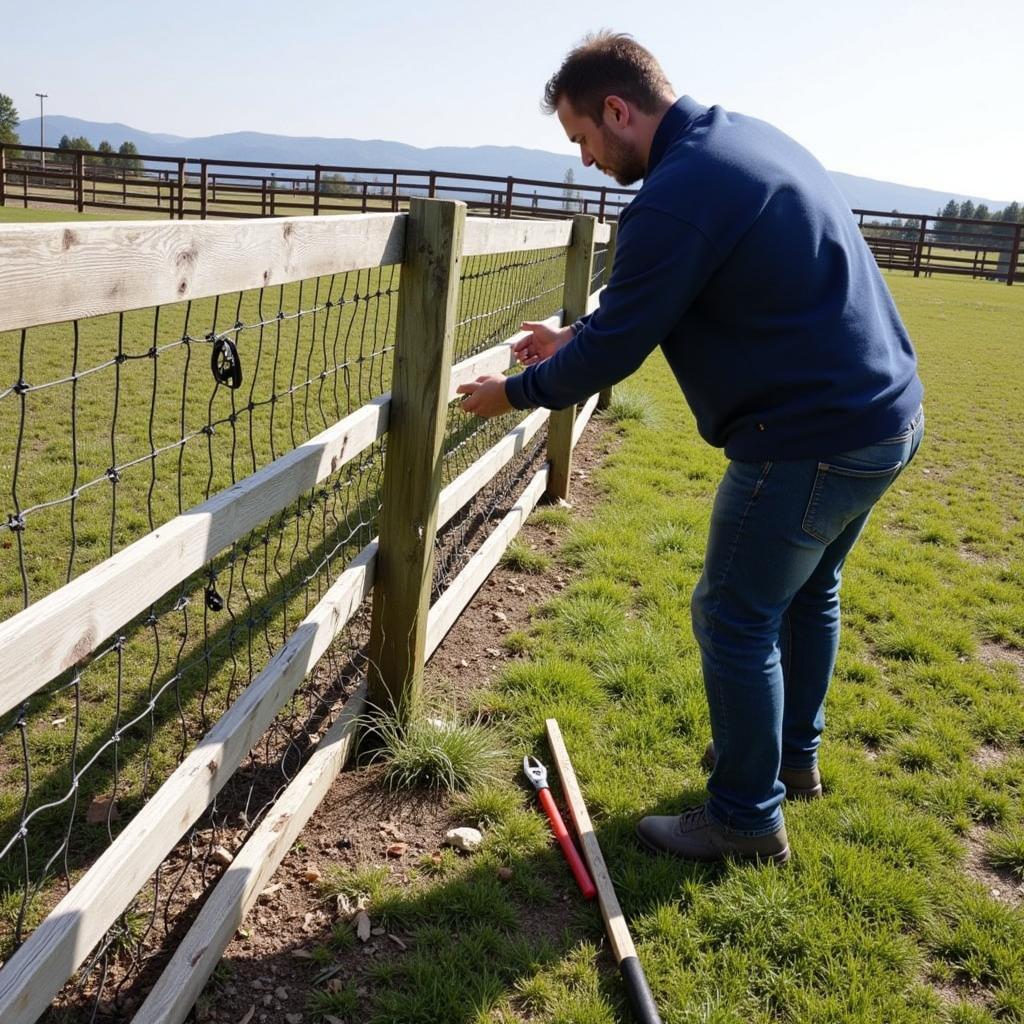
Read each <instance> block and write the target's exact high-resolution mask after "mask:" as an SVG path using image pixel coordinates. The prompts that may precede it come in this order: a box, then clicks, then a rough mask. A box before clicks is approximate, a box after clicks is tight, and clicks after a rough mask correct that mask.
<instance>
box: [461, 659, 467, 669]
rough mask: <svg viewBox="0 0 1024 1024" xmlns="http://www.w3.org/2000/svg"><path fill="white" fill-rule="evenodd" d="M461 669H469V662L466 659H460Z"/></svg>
mask: <svg viewBox="0 0 1024 1024" xmlns="http://www.w3.org/2000/svg"><path fill="white" fill-rule="evenodd" d="M459 668H469V662H468V661H466V659H465V658H459Z"/></svg>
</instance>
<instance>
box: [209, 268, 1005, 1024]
mask: <svg viewBox="0 0 1024 1024" xmlns="http://www.w3.org/2000/svg"><path fill="white" fill-rule="evenodd" d="M889 280H890V284H891V287H892V289H893V292H894V294H895V296H896V299H897V302H898V303H899V306H900V308H901V310H902V312H903V314H904V316H905V318H906V321H907V324H908V326H909V328H910V330H911V332H912V334H913V336H914V338H915V340H916V343H917V345H918V350H919V353H920V358H921V368H922V375H923V377H924V380H925V385H926V389H927V398H926V409H927V416H928V428H927V436H926V439H925V442H924V444H923V446H922V448H921V450H920V453H919V454H918V456H917V459H916V460H915V462H914V463H913V465H912V466H911V467H910V468H909V469H908V471H907V472H906V473H905V474H904V475H903V476H902V477H901V478H900V479H899V481H898V482H897V484H896V485H895V487H894V489H893V491H892V492H891V493H890V494H888V495H887V496H886V498H885V499H884V500H883V502H882V504H881V505H880V506H879V507H878V509H877V510H876V513H875V515H874V516H873V517H872V520H871V522H870V524H869V527H868V529H867V531H866V534H865V536H864V538H863V539H862V541H861V542H860V544H859V545H858V547H857V548H856V550H855V551H854V553H853V555H852V557H851V558H850V560H849V563H848V566H847V569H846V573H845V588H844V612H843V623H844V635H843V641H842V650H841V654H840V659H839V664H838V667H837V671H836V677H835V681H834V685H833V688H832V691H831V693H830V697H829V701H828V709H827V710H828V731H827V734H826V738H825V743H824V746H823V749H822V772H823V778H824V784H825V787H826V796H825V799H823V800H821V801H817V802H814V803H803V804H792V805H787V807H786V819H787V825H788V828H789V833H790V842H791V845H792V849H793V851H794V857H793V860H792V862H791V863H790V864H789V865H788V866H786V867H783V868H755V867H748V866H735V865H731V866H727V867H724V868H707V867H700V866H687V865H685V864H683V863H680V862H677V861H674V860H671V859H669V858H654V857H651V856H650V855H648V854H647V853H645V852H644V851H642V850H641V849H640V848H639V847H638V844H637V842H636V840H635V837H634V835H633V827H634V824H635V822H636V820H637V819H638V818H639V817H640V816H642V815H644V814H650V813H672V812H674V811H677V810H679V809H680V808H681V807H683V806H685V805H686V804H688V803H693V802H698V801H700V800H701V799H702V793H703V785H704V778H705V773H704V772H703V771H702V770H701V768H700V767H699V759H700V755H701V752H702V751H703V748H704V744H705V743H706V741H707V739H708V724H707V712H706V707H705V698H704V692H703V684H702V681H701V674H700V665H699V658H698V653H697V648H696V645H695V642H694V640H693V636H692V631H691V626H690V621H689V608H688V606H689V597H690V593H691V590H692V588H693V586H694V584H695V582H696V580H697V577H698V575H699V573H700V570H701V565H702V561H703V547H704V541H705V535H706V529H707V524H708V515H709V509H710V505H711V500H712V496H713V494H714V490H715V487H716V484H717V481H718V478H719V475H720V473H721V471H722V470H723V468H724V460H723V457H722V456H721V454H720V453H719V452H717V451H714V450H712V449H709V448H708V447H707V446H705V445H704V444H703V442H701V441H700V440H699V438H698V437H697V435H696V432H695V430H694V426H693V421H692V417H691V416H690V414H689V412H688V411H687V409H686V408H685V406H684V403H683V401H682V399H681V396H680V395H679V392H678V389H677V387H676V385H675V383H674V381H673V379H672V377H671V375H670V373H669V372H668V370H667V367H666V366H665V364H664V363H663V361H662V360H661V359H660V357H655V358H652V359H651V360H650V361H649V362H648V364H647V365H646V366H645V367H644V368H643V369H642V371H641V372H640V373H639V375H638V376H637V378H636V380H635V381H634V382H632V384H631V387H632V388H633V389H634V392H633V397H632V398H630V397H629V394H628V392H627V393H622V392H620V397H619V398H618V399H617V400H616V404H615V407H614V408H613V410H612V415H613V416H618V417H622V418H621V419H620V420H619V429H620V430H621V431H622V433H623V435H624V439H623V443H622V444H621V446H620V447H619V448H618V449H617V451H616V452H615V453H614V455H612V456H611V458H610V460H609V461H608V462H607V464H606V465H605V467H604V469H603V470H602V471H601V473H600V480H599V483H600V486H601V488H602V490H603V493H604V497H603V500H602V503H601V504H600V506H599V507H598V509H597V511H596V513H595V515H594V517H593V518H592V519H591V520H589V521H587V522H585V523H576V524H575V525H574V524H573V522H572V519H571V516H569V515H568V514H567V513H566V512H565V510H562V509H556V508H545V509H541V510H539V511H538V512H537V513H535V521H536V520H539V521H541V522H544V523H545V524H546V525H547V526H548V528H551V529H555V530H557V531H558V533H559V535H560V538H561V546H560V550H559V554H558V556H557V557H556V563H555V565H554V566H553V567H552V569H551V570H550V571H553V572H557V571H558V569H559V567H560V566H567V567H571V568H573V569H575V570H577V572H578V575H576V577H575V579H574V580H573V582H572V583H571V585H570V586H569V587H568V588H567V589H566V590H565V591H563V592H562V593H561V594H560V595H559V596H557V597H556V598H555V599H554V600H552V601H551V602H550V603H548V604H546V605H545V606H544V607H542V608H541V609H539V613H538V614H537V615H536V616H535V618H534V622H533V625H532V627H531V628H530V629H529V630H528V631H518V632H515V633H512V634H509V635H508V636H507V637H506V639H505V644H506V647H507V649H508V650H509V651H510V652H515V653H516V654H517V655H519V656H520V657H519V658H517V660H515V661H512V662H511V663H510V665H509V666H508V668H507V669H506V670H505V671H504V673H503V674H502V675H501V677H500V679H498V680H497V682H496V683H495V684H494V685H493V686H492V687H491V688H490V689H489V690H487V691H486V692H484V693H481V694H479V695H478V696H477V697H476V704H477V706H479V707H480V708H486V709H487V712H488V715H489V718H490V720H491V721H492V722H493V723H494V728H495V730H496V734H497V736H498V737H500V740H501V742H502V743H503V744H504V745H505V746H506V747H507V748H508V749H510V750H511V751H512V752H513V753H515V754H516V755H521V754H522V753H524V752H526V751H532V752H534V753H536V754H538V755H539V756H540V757H541V758H542V759H546V760H548V762H549V763H550V758H549V755H548V751H547V747H546V742H545V739H544V720H545V718H547V717H549V716H554V717H557V718H558V720H559V721H560V723H561V726H562V729H563V732H564V733H565V735H566V741H567V744H568V747H569V750H570V753H571V754H572V756H573V758H574V761H575V764H576V769H577V773H578V774H579V776H580V779H581V782H582V784H583V788H584V791H585V794H586V797H587V800H588V803H589V807H590V811H591V815H592V816H593V817H594V819H595V824H596V827H597V829H598V834H599V838H600V841H601V844H602V848H603V850H604V853H605V858H606V860H607V861H608V863H609V866H610V868H611V872H612V875H613V877H614V880H615V882H616V885H617V888H618V894H619V897H620V900H621V901H622V903H623V905H624V908H625V910H626V913H627V916H628V918H629V919H630V920H631V925H632V928H633V931H634V934H635V937H636V938H637V942H638V947H639V955H640V958H641V960H642V962H643V963H644V965H645V968H646V971H647V975H648V978H649V980H650V982H651V985H652V988H653V991H654V994H655V997H656V1000H657V1002H658V1004H659V1007H660V1009H661V1013H662V1018H663V1019H664V1020H665V1021H666V1022H670V1024H684V1022H685V1024H696V1022H704V1024H712V1022H713V1024H776V1022H787V1024H796V1022H800V1024H822V1022H826V1024H840V1022H842V1024H854V1022H856V1024H877V1022H881V1021H884V1022H886V1024H934V1022H945V1024H954V1022H955V1024H982V1022H987V1024H994V1022H996V1021H1000V1022H1003V1021H1017V1022H1020V1021H1024V911H1022V905H1024V890H1022V889H1021V883H1022V881H1024V807H1022V797H1024V699H1022V697H1024V575H1022V568H1021V567H1022V566H1024V455H1022V451H1024V422H1022V420H1024V418H1022V417H1021V416H1020V414H1019V396H1020V394H1021V390H1022V387H1024V360H1022V358H1021V355H1022V345H1024V331H1022V328H1021V325H1022V323H1024V290H1021V289H1016V288H1014V289H1010V288H1006V287H1005V286H999V285H991V284H989V285H986V284H982V283H980V282H971V281H960V280H942V279H937V278H933V279H920V280H914V279H913V278H910V277H906V278H902V277H895V276H893V277H891V278H890V279H889ZM638 392H639V395H640V396H641V397H640V398H639V399H638V398H637V394H638ZM526 568H527V566H525V565H524V570H525V569H526ZM524 579H525V576H524ZM509 760H510V764H509V772H508V774H509V784H508V785H507V786H505V787H497V788H495V787H491V788H487V789H483V790H479V791H477V792H476V793H470V795H469V797H468V798H467V800H466V801H465V803H464V805H463V814H464V817H465V819H466V820H467V821H473V820H481V821H483V822H484V823H485V826H486V828H485V846H484V850H483V852H482V853H481V854H479V855H477V856H476V857H474V858H471V859H467V860H461V861H460V860H458V859H457V858H453V857H448V856H446V857H444V858H442V860H441V862H440V863H432V862H429V858H427V859H425V860H424V863H423V866H422V868H421V869H420V870H419V871H418V872H414V873H413V875H412V878H411V880H403V879H402V878H400V877H399V875H400V872H398V871H397V870H396V869H392V870H391V871H390V872H389V871H388V869H387V868H386V867H383V866H381V867H374V868H371V867H369V866H368V867H367V869H366V870H365V871H364V872H362V873H358V872H357V873H356V874H355V875H352V874H349V875H346V876H345V877H344V879H342V881H341V882H340V883H339V884H340V885H342V887H346V891H349V892H352V893H355V892H363V893H366V894H369V896H370V914H371V916H372V917H373V919H374V921H375V922H376V921H378V920H380V921H381V922H383V923H384V924H386V925H387V926H388V927H389V929H397V930H399V931H400V932H401V934H402V935H403V936H405V937H406V938H405V942H406V943H407V944H408V945H409V946H410V952H409V953H407V954H402V955H401V956H398V955H396V956H395V957H394V958H391V957H389V958H387V960H386V961H385V962H382V963H379V964H376V965H373V966H370V967H369V968H362V967H361V964H362V963H364V962H365V959H366V958H364V957H356V958H349V959H346V960H345V963H346V964H349V965H352V964H354V965H355V970H357V971H359V973H358V975H357V976H356V977H349V976H348V975H344V976H343V977H345V978H347V980H346V981H345V983H344V985H343V987H342V990H341V991H338V992H336V993H333V994H332V993H331V992H330V991H327V990H323V989H319V990H318V989H317V988H316V985H315V984H314V983H313V975H314V974H315V971H317V970H320V969H321V966H323V965H327V966H328V967H329V966H330V961H331V957H332V956H337V957H339V958H342V959H344V958H345V953H344V950H345V948H346V947H347V944H348V943H349V938H348V937H346V935H345V934H341V933H338V934H337V935H336V936H335V937H334V938H333V939H331V940H330V941H329V942H328V943H327V945H325V946H322V947H319V948H318V949H317V950H315V951H314V953H315V954H316V957H317V966H316V968H315V969H312V970H311V975H310V978H311V987H312V990H311V994H310V1006H311V1007H313V1006H319V1007H325V1006H326V1007H329V1006H330V1005H332V1003H331V999H332V998H334V996H336V997H337V999H336V1001H335V1003H334V1004H333V1005H336V1006H338V1007H342V1006H343V1005H347V1004H346V1003H345V1000H348V1001H350V1002H351V1001H352V1000H356V1001H358V1003H359V1006H360V1018H361V1019H366V1020H370V1021H373V1022H375V1024H385V1022H395V1021H399V1020H400V1021H403V1022H423V1024H426V1022H428V1021H441V1020H444V1021H449V1022H457V1024H481V1022H485V1021H486V1022H490V1024H511V1022H519V1021H544V1022H552V1024H553V1022H565V1024H568V1022H572V1024H612V1022H613V1021H618V1020H627V1019H630V1018H629V1016H628V1011H627V1010H626V1008H625V1006H624V1004H623V995H622V989H621V985H620V983H619V980H618V975H617V972H616V971H615V970H614V968H613V966H612V965H611V963H610V959H609V957H608V955H607V952H605V951H603V947H604V940H603V931H602V928H601V923H600V919H599V916H598V913H597V910H596V908H594V907H593V906H591V905H584V904H583V903H582V901H580V900H578V898H576V896H575V894H573V895H572V896H571V897H570V902H569V903H567V904H559V903H558V902H557V896H556V895H554V894H555V893H558V892H560V891H563V890H565V889H566V888H567V887H568V884H569V883H568V882H567V873H566V869H565V866H564V863H563V861H562V860H561V857H560V855H559V854H558V852H557V850H553V849H552V848H551V844H550V839H549V836H548V833H547V827H546V824H545V823H544V821H543V819H542V818H539V816H538V815H537V814H536V813H535V812H534V811H533V810H532V806H533V805H532V800H531V798H530V796H529V795H528V794H524V792H523V790H522V789H520V788H518V787H517V786H516V785H514V783H513V778H514V776H515V767H514V765H513V763H512V762H513V759H512V758H510V759H509ZM300 856H301V854H300ZM499 869H510V870H511V875H509V874H508V872H506V874H505V877H506V878H510V881H508V882H507V883H504V884H503V883H499V882H498V881H496V878H497V877H498V871H499ZM559 906H561V907H562V910H561V912H560V913H559V911H558V909H557V908H558V907H559ZM539 919H543V920H544V921H545V922H546V924H545V926H544V928H543V929H541V930H540V932H539V933H538V925H537V922H538V920H539ZM553 920H554V921H559V922H560V925H559V926H558V927H553V926H552V923H551V922H552V921H553ZM342 931H344V929H342ZM332 949H333V952H332ZM228 966H229V965H228ZM346 969H347V968H346ZM325 973H326V972H325ZM215 984H216V983H215ZM356 986H360V987H361V988H362V989H363V990H364V992H366V993H367V994H366V995H365V996H363V997H362V998H361V1001H359V1000H358V999H357V996H356ZM353 1005H355V1004H354V1003H353ZM328 1012H329V1011H328Z"/></svg>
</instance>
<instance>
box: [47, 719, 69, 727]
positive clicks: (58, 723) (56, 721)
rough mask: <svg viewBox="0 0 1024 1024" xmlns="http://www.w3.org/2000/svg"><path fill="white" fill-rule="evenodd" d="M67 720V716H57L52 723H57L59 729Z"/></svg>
mask: <svg viewBox="0 0 1024 1024" xmlns="http://www.w3.org/2000/svg"><path fill="white" fill-rule="evenodd" d="M66 721H67V719H66V718H55V719H54V720H53V721H52V722H51V723H50V725H55V726H57V728H58V729H59V728H60V727H61V726H62V725H63V724H64V723H65V722H66Z"/></svg>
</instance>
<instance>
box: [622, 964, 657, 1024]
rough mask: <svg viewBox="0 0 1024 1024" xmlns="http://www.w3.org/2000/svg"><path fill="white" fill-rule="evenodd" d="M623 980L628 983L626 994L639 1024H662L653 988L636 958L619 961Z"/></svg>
mask: <svg viewBox="0 0 1024 1024" xmlns="http://www.w3.org/2000/svg"><path fill="white" fill-rule="evenodd" d="M619 970H620V971H621V972H622V980H623V981H624V982H625V983H626V994H627V995H628V996H629V1005H630V1006H631V1007H632V1008H633V1017H634V1019H635V1020H636V1021H637V1022H638V1024H661V1017H659V1016H658V1008H657V1006H655V1005H654V996H652V995H651V987H650V986H649V985H648V984H647V976H646V975H645V974H644V969H643V968H642V967H641V966H640V961H639V960H638V959H637V958H636V957H635V956H624V957H623V958H622V959H621V960H620V961H619Z"/></svg>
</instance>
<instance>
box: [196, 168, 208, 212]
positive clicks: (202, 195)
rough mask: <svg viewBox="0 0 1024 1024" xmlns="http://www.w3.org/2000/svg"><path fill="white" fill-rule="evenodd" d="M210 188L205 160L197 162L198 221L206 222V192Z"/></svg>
mask: <svg viewBox="0 0 1024 1024" xmlns="http://www.w3.org/2000/svg"><path fill="white" fill-rule="evenodd" d="M209 187H210V167H209V164H207V162H206V161H205V160H200V161H199V219H200V220H206V190H207V189H208V188H209Z"/></svg>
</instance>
